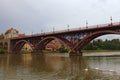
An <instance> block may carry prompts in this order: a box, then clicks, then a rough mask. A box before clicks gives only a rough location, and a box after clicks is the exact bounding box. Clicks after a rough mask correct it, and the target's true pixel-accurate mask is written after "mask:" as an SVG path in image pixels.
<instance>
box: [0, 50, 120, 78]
mask: <svg viewBox="0 0 120 80" xmlns="http://www.w3.org/2000/svg"><path fill="white" fill-rule="evenodd" d="M105 54H106V55H107V56H106V55H105ZM109 55H117V56H109ZM118 55H120V52H99V53H83V56H82V57H80V56H72V57H70V56H69V55H68V54H63V53H59V54H58V53H57V54H53V53H51V54H44V55H39V54H1V55H0V80H120V56H118Z"/></svg>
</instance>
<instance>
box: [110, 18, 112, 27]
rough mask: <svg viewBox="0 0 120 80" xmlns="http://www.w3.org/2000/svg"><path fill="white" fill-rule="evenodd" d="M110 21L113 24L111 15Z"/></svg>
mask: <svg viewBox="0 0 120 80" xmlns="http://www.w3.org/2000/svg"><path fill="white" fill-rule="evenodd" d="M110 22H111V25H112V16H111V17H110Z"/></svg>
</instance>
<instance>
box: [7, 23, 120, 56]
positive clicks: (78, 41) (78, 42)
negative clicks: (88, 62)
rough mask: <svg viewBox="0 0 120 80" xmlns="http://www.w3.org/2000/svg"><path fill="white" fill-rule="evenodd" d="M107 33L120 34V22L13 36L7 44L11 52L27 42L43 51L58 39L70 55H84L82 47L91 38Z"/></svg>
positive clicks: (18, 49) (37, 49) (19, 48)
mask: <svg viewBox="0 0 120 80" xmlns="http://www.w3.org/2000/svg"><path fill="white" fill-rule="evenodd" d="M106 34H120V22H117V23H110V24H101V25H94V26H86V27H81V28H76V29H68V30H63V31H54V32H48V33H41V34H34V35H28V36H25V37H19V38H12V39H10V40H9V43H8V44H6V45H8V51H9V52H19V51H20V50H21V48H22V47H23V45H24V44H26V43H28V44H29V45H30V46H31V48H32V49H33V50H34V51H41V50H44V49H45V46H46V45H47V44H48V43H49V42H50V41H52V40H54V39H58V40H59V41H60V42H62V43H64V45H65V46H67V47H68V48H69V49H70V51H69V54H70V55H82V53H81V49H82V48H83V47H84V46H85V45H87V44H88V43H89V42H90V41H91V40H93V39H95V38H97V37H99V36H102V35H106Z"/></svg>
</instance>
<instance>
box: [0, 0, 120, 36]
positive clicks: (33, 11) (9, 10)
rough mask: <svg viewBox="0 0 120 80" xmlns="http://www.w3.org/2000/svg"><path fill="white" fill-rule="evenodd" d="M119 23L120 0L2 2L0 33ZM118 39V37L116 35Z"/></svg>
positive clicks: (9, 0) (24, 0) (26, 0)
mask: <svg viewBox="0 0 120 80" xmlns="http://www.w3.org/2000/svg"><path fill="white" fill-rule="evenodd" d="M110 16H112V18H113V22H118V21H120V0H0V33H4V32H5V31H6V30H7V29H9V28H11V27H13V28H15V29H18V30H19V31H20V32H21V33H26V34H31V33H32V32H33V33H40V32H41V29H43V31H44V32H48V31H52V29H53V27H55V30H64V29H67V25H68V24H69V26H70V28H78V27H82V26H85V25H86V22H85V21H86V20H87V21H88V24H89V25H96V24H104V23H109V22H110ZM114 37H115V36H114Z"/></svg>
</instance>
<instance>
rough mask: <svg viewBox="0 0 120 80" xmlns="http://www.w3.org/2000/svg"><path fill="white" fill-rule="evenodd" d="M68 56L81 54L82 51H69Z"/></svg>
mask: <svg viewBox="0 0 120 80" xmlns="http://www.w3.org/2000/svg"><path fill="white" fill-rule="evenodd" d="M69 55H70V56H82V52H81V51H78V50H77V51H70V53H69Z"/></svg>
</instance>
